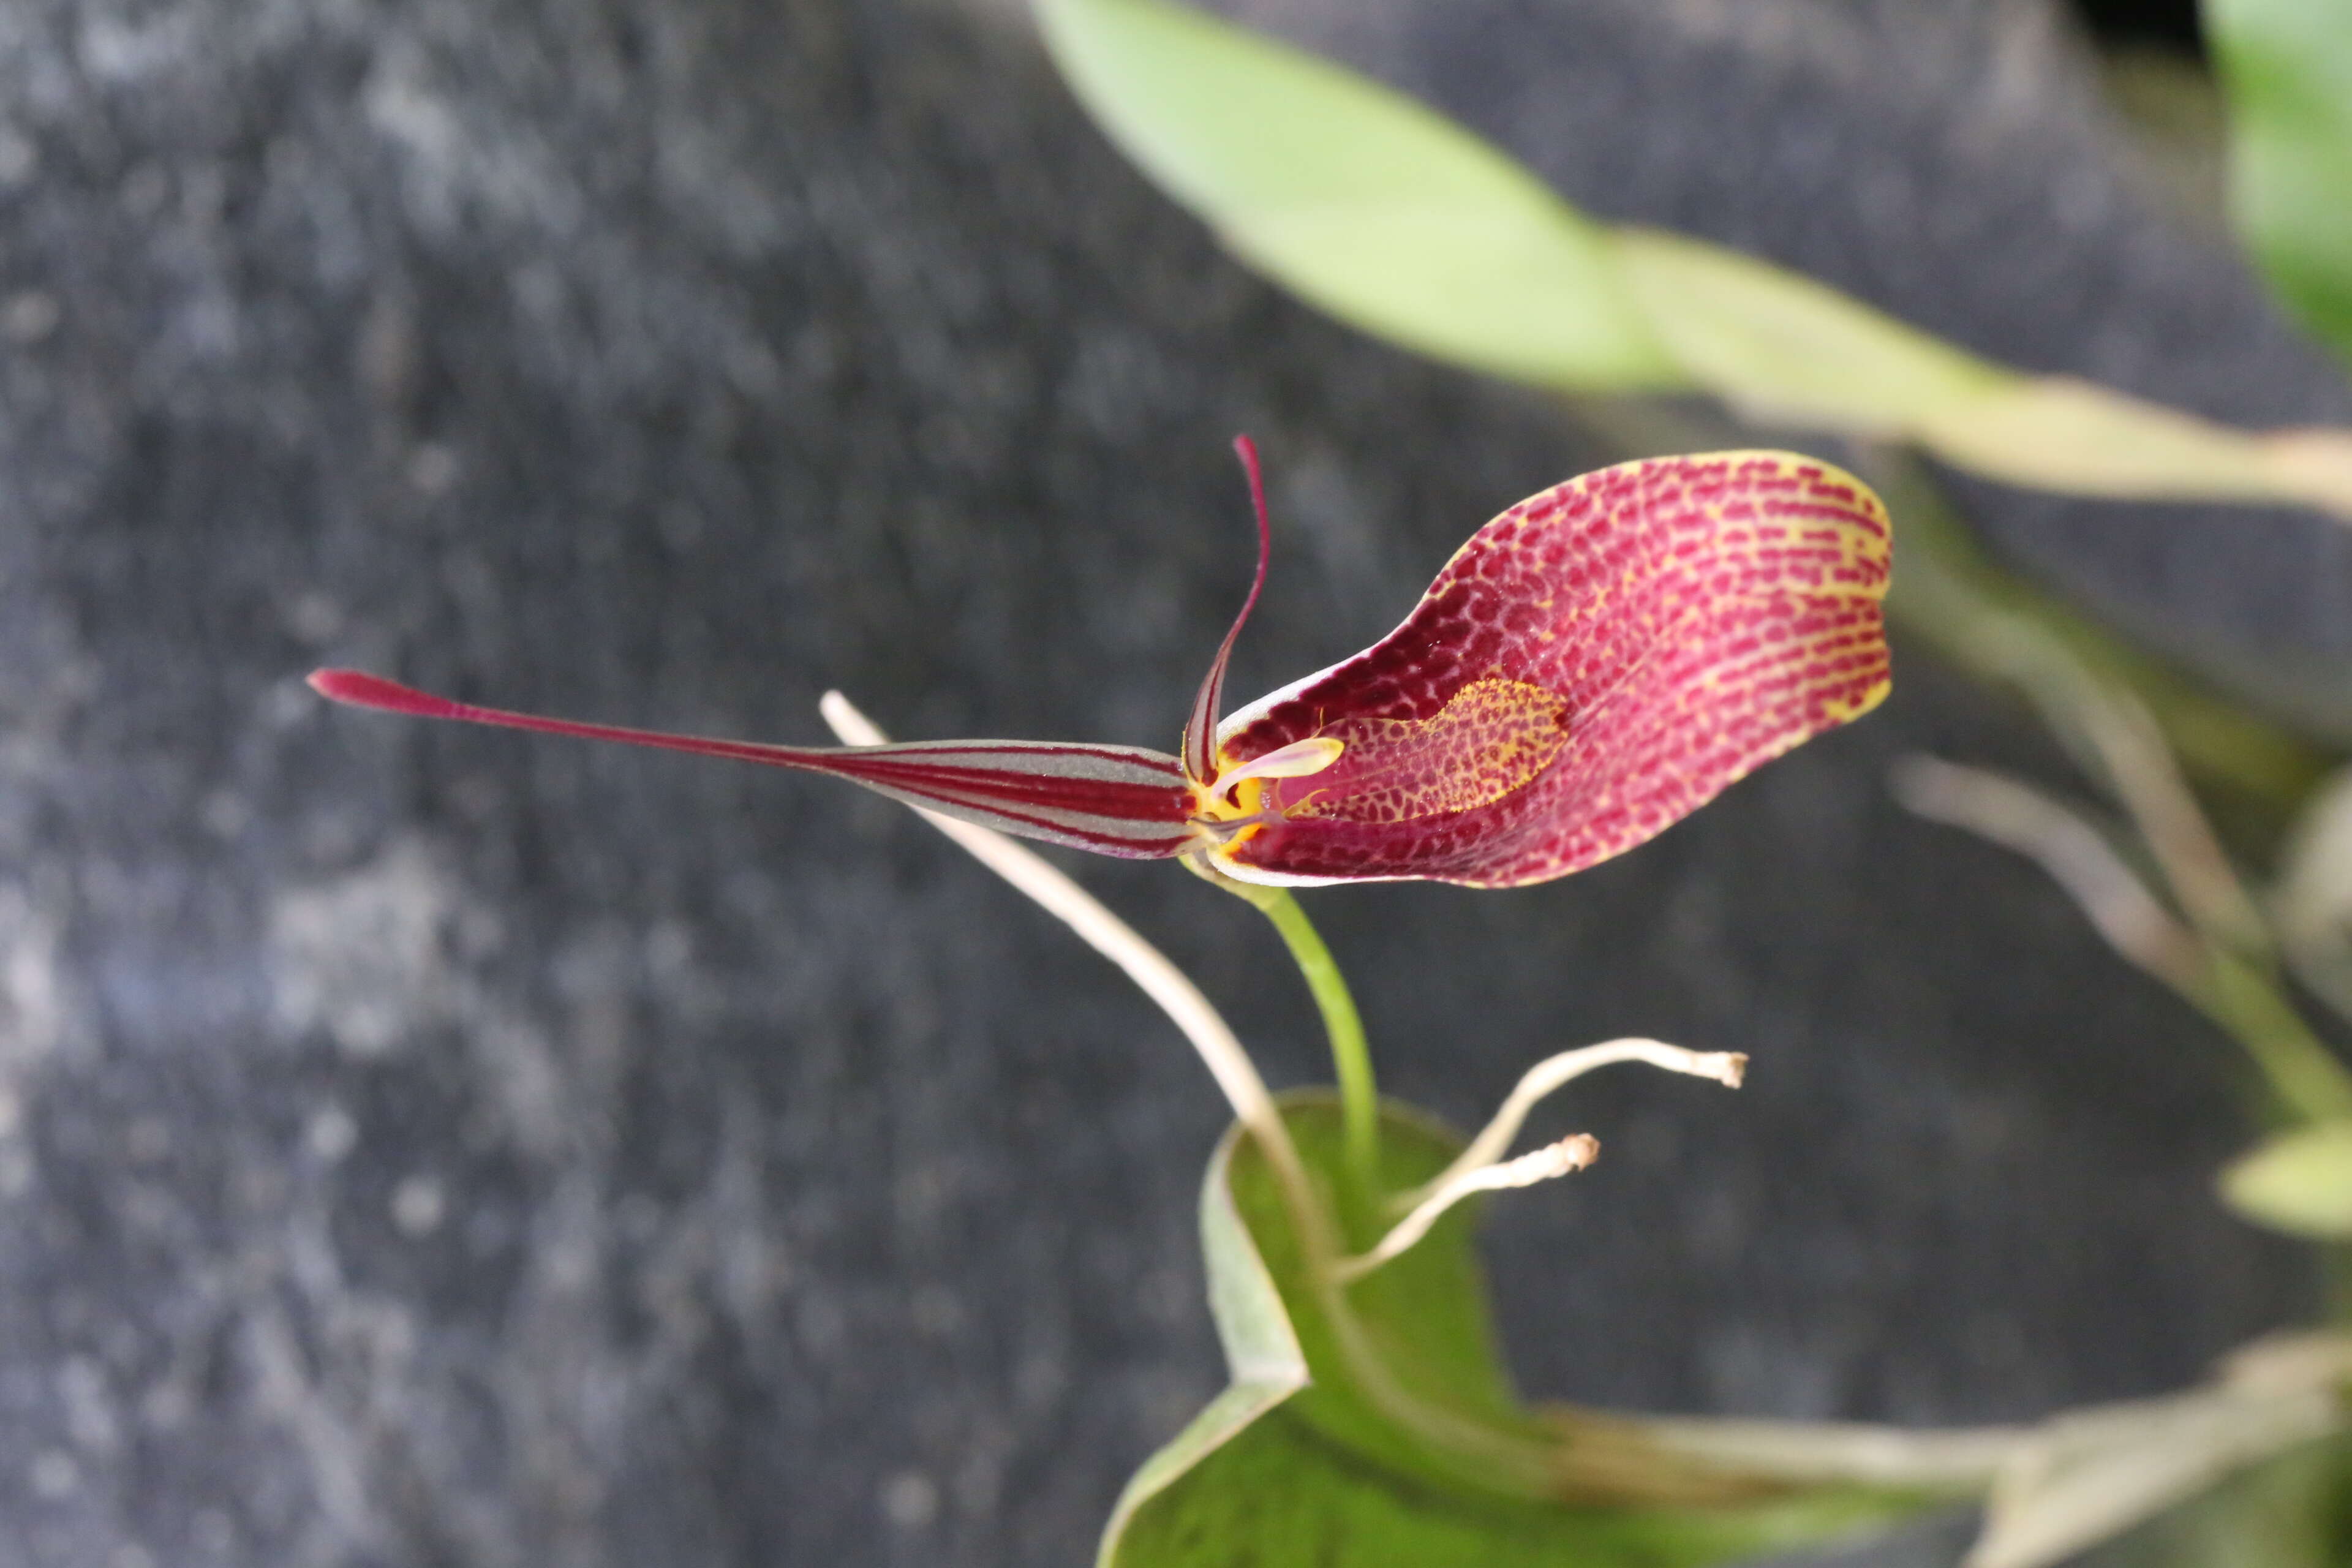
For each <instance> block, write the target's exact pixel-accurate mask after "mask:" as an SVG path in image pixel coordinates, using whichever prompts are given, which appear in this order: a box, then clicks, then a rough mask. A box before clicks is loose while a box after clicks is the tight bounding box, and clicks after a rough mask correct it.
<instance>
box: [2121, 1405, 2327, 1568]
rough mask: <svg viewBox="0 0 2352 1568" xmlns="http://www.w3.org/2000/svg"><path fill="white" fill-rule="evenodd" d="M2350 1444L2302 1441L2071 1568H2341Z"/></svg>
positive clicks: (2141, 1526)
mask: <svg viewBox="0 0 2352 1568" xmlns="http://www.w3.org/2000/svg"><path fill="white" fill-rule="evenodd" d="M2347 1499H2352V1440H2347V1439H2346V1438H2343V1437H2337V1438H2335V1439H2332V1440H2330V1441H2326V1442H2321V1443H2312V1444H2306V1445H2305V1446H2304V1447H2299V1448H2296V1449H2294V1450H2293V1451H2291V1452H2289V1453H2286V1454H2283V1455H2281V1456H2279V1457H2278V1458H2274V1459H2271V1460H2269V1461H2267V1462H2266V1463H2263V1464H2259V1465H2256V1466H2253V1467H2252V1468H2250V1469H2247V1470H2244V1471H2242V1472H2241V1473H2239V1474H2238V1475H2235V1476H2232V1477H2231V1478H2230V1479H2227V1480H2225V1481H2223V1482H2222V1483H2221V1485H2219V1486H2217V1487H2215V1488H2214V1489H2212V1490H2210V1491H2209V1492H2207V1493H2205V1494H2204V1495H2203V1496H2201V1497H2199V1498H2197V1499H2195V1500H2192V1501H2190V1502H2188V1503H2185V1504H2183V1505H2182V1506H2181V1507H2179V1508H2177V1509H2174V1510H2171V1511H2170V1512H2169V1513H2165V1514H2161V1515H2158V1517H2157V1518H2155V1519H2153V1520H2150V1521H2147V1522H2146V1523H2144V1524H2142V1525H2140V1526H2139V1527H2138V1528H2137V1529H2135V1530H2133V1531H2130V1532H2129V1533H2128V1534H2126V1535H2124V1536H2122V1537H2120V1538H2119V1539H2117V1540H2116V1542H2114V1543H2113V1544H2112V1545H2111V1546H2109V1547H2108V1548H2106V1549H2105V1550H2103V1551H2099V1552H2093V1553H2091V1554H2089V1555H2086V1556H2084V1557H2083V1558H2081V1559H2079V1560H2077V1562H2076V1563H2075V1568H2234V1565H2236V1564H2239V1563H2246V1564H2254V1565H2258V1568H2343V1565H2344V1563H2346V1562H2347V1560H2352V1541H2347V1539H2346V1518H2347V1510H2346V1504H2347Z"/></svg>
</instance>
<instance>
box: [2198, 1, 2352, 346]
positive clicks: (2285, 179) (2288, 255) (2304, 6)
mask: <svg viewBox="0 0 2352 1568" xmlns="http://www.w3.org/2000/svg"><path fill="white" fill-rule="evenodd" d="M2205 31H2206V37H2207V38H2208V40H2209V41H2210V44H2211V45H2212V48H2213V55H2214V63H2215V65H2216V67H2217V68H2218V71H2219V75H2220V77H2221V90H2222V94H2223V97H2224V99H2225V100H2226V101H2227V104H2228V110H2229V121H2230V208H2231V218H2232V219H2233V220H2234V221H2235V222H2236V224H2237V227H2238V234H2239V237H2241V238H2242V239H2243V240H2244V241H2245V243H2246V247H2247V248H2248V249H2250V250H2252V252H2253V254H2254V256H2255V258H2256V259H2258V260H2259V261H2260V262H2261V263H2262V265H2263V271H2264V272H2266V273H2267V274H2268V275H2269V277H2270V281H2271V286H2272V288H2273V289H2276V290H2277V291H2278V294H2279V296H2280V298H2282V299H2284V300H2285V301H2286V302H2287V304H2288V305H2289V307H2291V308H2292V309H2293V310H2294V312H2295V313H2296V314H2297V315H2298V316H2300V317H2301V318H2302V319H2303V321H2304V324H2305V326H2307V327H2309V328H2310V329H2311V330H2312V331H2314V332H2315V333H2316V334H2318V336H2319V338H2320V340H2321V341H2322V342H2326V344H2327V345H2328V346H2329V347H2331V348H2333V349H2334V350H2335V351H2336V353H2338V354H2339V355H2342V356H2343V357H2344V358H2346V359H2347V360H2352V10H2347V8H2346V7H2345V5H2344V3H2343V0H2206V5H2205Z"/></svg>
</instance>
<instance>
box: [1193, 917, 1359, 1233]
mask: <svg viewBox="0 0 2352 1568" xmlns="http://www.w3.org/2000/svg"><path fill="white" fill-rule="evenodd" d="M1216 880H1217V883H1218V885H1219V886H1221V887H1223V888H1224V889H1226V890H1227V891H1229V892H1232V893H1234V894H1236V895H1238V896H1239V897H1241V898H1244V899H1246V900H1249V902H1250V903H1252V904H1254V905H1255V906H1256V907H1257V908H1258V909H1260V910H1264V911H1265V918H1266V919H1268V920H1270V921H1273V922H1274V929H1275V930H1276V931H1280V932H1281V933H1282V940H1283V943H1284V945H1285V946H1286V947H1288V948H1289V949H1290V957H1291V961H1292V962H1293V963H1297V965H1298V972H1299V973H1301V974H1303V975H1305V976H1306V977H1307V990H1308V991H1310V992H1312V993H1313V994H1314V996H1315V1005H1316V1006H1317V1007H1318V1008H1319V1009H1321V1010H1322V1014H1323V1030H1324V1033H1326V1034H1328V1036H1330V1037H1331V1067H1332V1070H1333V1071H1334V1072H1335V1073H1336V1074H1337V1075H1338V1077H1339V1110H1340V1119H1341V1126H1342V1128H1343V1133H1342V1137H1343V1140H1344V1141H1343V1142H1342V1145H1341V1147H1342V1149H1343V1151H1344V1153H1345V1161H1344V1164H1345V1169H1346V1172H1347V1176H1348V1184H1349V1192H1348V1193H1347V1194H1346V1196H1347V1199H1348V1201H1347V1202H1346V1203H1345V1204H1343V1205H1342V1207H1343V1208H1344V1209H1346V1210H1347V1212H1348V1215H1349V1218H1351V1219H1352V1218H1355V1217H1357V1216H1358V1215H1367V1216H1369V1215H1371V1214H1372V1213H1373V1212H1374V1209H1373V1205H1374V1204H1375V1203H1376V1202H1377V1200H1378V1199H1379V1197H1380V1195H1381V1091H1380V1087H1379V1085H1378V1084H1377V1083H1375V1082H1374V1080H1373V1078H1372V1052H1371V1047H1370V1045H1369V1044H1367V1043H1366V1041H1365V1039H1364V1020H1363V1017H1362V1016H1361V1015H1360V1014H1359V1013H1358V1012H1357V1011H1356V999H1355V997H1354V996H1352V995H1350V994H1349V991H1348V982H1347V979H1346V977H1345V976H1343V975H1341V974H1340V973H1339V963H1337V962H1336V961H1334V960H1333V958H1332V957H1331V950H1330V949H1329V948H1328V947H1326V946H1324V945H1323V938H1322V937H1321V935H1320V934H1318V932H1317V931H1316V930H1315V927H1314V925H1313V924H1312V922H1310V921H1308V920H1307V911H1306V910H1303V909H1301V908H1300V907H1299V904H1298V900H1297V899H1294V898H1292V897H1291V896H1290V894H1289V893H1288V891H1286V889H1281V888H1262V887H1259V886H1257V885H1255V883H1249V882H1237V881H1234V879H1231V878H1228V877H1219V878H1217V879H1216Z"/></svg>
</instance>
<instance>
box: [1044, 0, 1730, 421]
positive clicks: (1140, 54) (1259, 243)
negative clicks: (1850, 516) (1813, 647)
mask: <svg viewBox="0 0 2352 1568" xmlns="http://www.w3.org/2000/svg"><path fill="white" fill-rule="evenodd" d="M1036 13H1037V19H1038V23H1039V26H1041V27H1042V28H1043V30H1044V32H1045V42H1046V44H1047V47H1049V48H1051V50H1052V51H1053V54H1054V58H1055V61H1056V63H1057V64H1059V66H1060V67H1061V68H1062V72H1063V74H1064V75H1065V76H1066V77H1067V78H1068V79H1069V81H1070V85H1071V86H1072V88H1073V89H1075V90H1076V92H1077V94H1078V96H1079V98H1080V99H1081V100H1083V101H1084V102H1085V104H1086V106H1087V110H1089V111H1091V112H1092V113H1093V115H1094V116H1095V118H1096V120H1097V121H1099V122H1100V123H1101V125H1102V127H1103V129H1104V130H1105V131H1106V132H1108V134H1109V135H1110V138H1111V140H1112V141H1114V142H1117V143H1118V146H1119V148H1120V150H1121V151H1122V152H1124V153H1126V154H1127V155H1128V156H1129V158H1131V159H1133V160H1134V161H1135V163H1137V164H1138V165H1139V167H1141V168H1142V169H1143V170H1144V171H1145V172H1146V173H1147V174H1150V176H1151V177H1152V178H1153V179H1154V180H1156V181H1158V182H1159V183H1160V186H1161V187H1162V188H1163V189H1165V190H1166V191H1167V192H1168V193H1169V194H1170V195H1172V196H1174V197H1175V198H1176V199H1177V200H1178V201H1180V202H1181V203H1183V204H1184V205H1186V206H1188V207H1190V208H1192V210H1193V211H1194V212H1196V213H1198V214H1200V215H1201V216H1202V218H1204V219H1206V220H1207V221H1208V223H1209V224H1210V225H1211V226H1213V227H1214V228H1215V229H1216V230H1217V232H1218V233H1219V235H1220V236H1221V237H1223V239H1224V241H1225V243H1226V244H1227V245H1228V246H1230V247H1232V248H1233V249H1234V252H1235V253H1236V254H1238V255H1239V256H1241V257H1242V258H1244V259H1245V260H1247V261H1248V262H1250V263H1251V264H1252V265H1253V266H1255V267H1256V268H1259V269H1260V270H1261V271H1263V272H1265V274H1266V275H1267V276H1269V277H1271V278H1273V279H1276V281H1277V282H1280V283H1281V284H1283V285H1284V286H1285V287H1286V288H1288V289H1292V290H1294V291H1295V292H1297V294H1298V295H1300V296H1301V297H1302V298H1304V299H1306V300H1309V301H1311V302H1313V303H1314V304H1316V305H1318V306H1320V307H1322V308H1323V309H1324V310H1328V311H1330V312H1331V314H1333V315H1335V316H1337V317H1339V319H1340V320H1342V321H1347V322H1349V323H1350V324H1352V325H1354V326H1357V327H1360V328H1362V329H1363V330H1364V331H1369V332H1372V333H1374V334H1376V335H1378V336H1381V337H1385V338H1389V339H1391V340H1393V341H1394V342H1400V343H1402V344H1403V345H1404V346H1406V347H1407V348H1410V349H1413V350H1416V351H1417V352H1419V353H1426V354H1430V355H1433V356H1434V357H1436V358H1439V359H1444V360H1450V361H1453V362H1454V363H1458V364H1465V365H1469V366H1472V367H1474V368H1475V369H1479V370H1484V371H1489V372H1492V373H1494V374H1497V375H1505V376H1510V377H1512V378H1514V379H1517V380H1521V381H1531V382H1537V383H1540V384H1546V385H1552V386H1560V387H1569V388H1579V389H1597V388H1602V387H1628V386H1644V387H1669V386H1676V385H1683V384H1686V380H1685V377H1684V376H1683V374H1681V373H1680V372H1679V371H1678V370H1677V369H1676V367H1675V363H1674V361H1673V360H1672V359H1671V358H1670V357H1668V355H1667V354H1666V353H1665V350H1664V348H1663V347H1662V346H1661V345H1660V344H1659V343H1658V342H1657V341H1656V339H1655V338H1654V336H1653V334H1652V333H1651V331H1649V328H1648V326H1647V325H1646V323H1645V322H1644V321H1643V317H1642V314H1641V312H1640V311H1639V310H1636V309H1634V308H1633V305H1632V303H1631V302H1630V301H1629V300H1627V299H1626V298H1625V296H1624V292H1623V289H1622V285H1621V284H1620V283H1619V281H1618V279H1617V277H1616V273H1615V269H1614V268H1612V265H1611V263H1610V260H1609V258H1608V255H1607V253H1606V251H1605V250H1604V249H1603V247H1602V246H1601V236H1600V232H1599V230H1597V229H1596V228H1595V227H1594V226H1593V225H1592V224H1591V223H1590V222H1589V221H1587V220H1586V219H1585V218H1584V217H1583V216H1581V215H1580V214H1579V213H1578V212H1577V211H1576V210H1575V209H1574V208H1572V207H1570V205H1568V204H1567V203H1566V202H1563V201H1561V200H1560V199H1559V196H1557V195H1554V194H1553V193H1552V192H1551V190H1550V189H1549V187H1548V186H1546V185H1545V184H1543V183H1542V182H1541V181H1540V180H1538V179H1537V178H1536V177H1535V176H1534V175H1533V174H1529V173H1528V171H1527V170H1526V169H1525V168H1523V167H1521V166H1520V165H1519V164H1518V163H1517V162H1516V161H1514V160H1513V159H1511V158H1509V157H1507V155H1505V154H1504V153H1502V152H1500V151H1499V150H1497V149H1496V147H1494V146H1493V145H1491V144H1490V143H1488V142H1485V141H1483V140H1481V139H1480V138H1478V137H1476V136H1474V135H1472V134H1471V133H1470V132H1467V131H1465V130H1463V129H1462V128H1461V127H1460V126H1457V125H1455V124H1454V122H1453V121H1449V120H1446V119H1445V118H1444V117H1443V116H1441V115H1438V114H1435V113H1433V112H1431V111H1430V110H1427V109H1424V108H1423V107H1422V106H1421V105H1420V104H1418V103H1415V102H1414V101H1412V100H1411V99H1408V98H1405V97H1403V96H1402V95H1401V94H1398V93H1395V92H1391V91H1390V90H1389V89H1386V88H1383V87H1380V86H1377V85H1375V84H1374V83H1372V82H1370V81H1367V80H1365V79H1363V78H1361V77H1359V76H1356V75H1355V74H1353V73H1352V72H1349V71H1345V70H1342V69H1340V68H1338V67H1336V66H1333V65H1330V64H1328V63H1327V62H1325V61H1322V60H1319V59H1317V58H1315V57H1313V56H1312V55H1307V54H1304V53H1301V52H1300V51H1298V50H1297V49H1293V48H1291V47H1287V46H1286V45H1283V44H1279V43H1276V42H1275V41H1273V40H1271V39H1268V38H1265V37H1260V36H1258V35H1256V34H1253V33H1250V32H1247V31H1245V30H1244V29H1242V28H1238V27H1234V26H1229V25H1228V24H1226V23H1223V22H1220V21H1217V20H1215V19H1214V18H1213V17H1209V16H1202V15H1201V14H1200V13H1199V12H1196V11H1193V10H1191V9H1189V8H1187V7H1184V6H1181V5H1168V4H1164V3H1162V0H1038V3H1037V5H1036Z"/></svg>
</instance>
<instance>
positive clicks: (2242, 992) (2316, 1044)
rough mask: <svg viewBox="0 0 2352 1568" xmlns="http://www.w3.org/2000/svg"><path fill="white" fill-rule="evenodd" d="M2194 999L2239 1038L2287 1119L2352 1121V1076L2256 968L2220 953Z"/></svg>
mask: <svg viewBox="0 0 2352 1568" xmlns="http://www.w3.org/2000/svg"><path fill="white" fill-rule="evenodd" d="M2203 980H2204V984H2202V986H2201V987H2200V990H2199V991H2198V992H2197V993H2192V994H2191V998H2190V999H2191V1000H2192V1001H2194V1002H2196V1003H2197V1005H2199V1006H2200V1007H2201V1008H2203V1009H2204V1010H2205V1013H2206V1015H2207V1016H2209V1017H2210V1018H2211V1019H2213V1021H2214V1022H2215V1023H2218V1024H2220V1025H2221V1026H2222V1027H2223V1028H2225V1029H2227V1030H2229V1031H2230V1033H2231V1034H2232V1035H2234V1036H2236V1037H2237V1038H2238V1041H2239V1043H2240V1044H2241V1045H2242V1046H2244V1047H2246V1052H2247V1054H2248V1055H2249V1056H2251V1057H2252V1058H2254V1065H2255V1066H2256V1067H2258V1068H2261V1070H2262V1074H2263V1079H2264V1080H2265V1081H2266V1082H2267V1083H2268V1084H2269V1086H2270V1089H2271V1092H2272V1094H2273V1095H2274V1096H2275V1097H2276V1098H2277V1100H2278V1104H2279V1106H2280V1108H2281V1109H2282V1110H2284V1111H2285V1112H2286V1114H2287V1115H2288V1116H2289V1117H2291V1118H2292V1119H2293V1120H2294V1121H2298V1122H2314V1123H2315V1122H2322V1121H2342V1120H2344V1119H2346V1118H2347V1117H2352V1071H2347V1069H2346V1068H2345V1066H2344V1063H2343V1060H2342V1058H2338V1057H2337V1056H2336V1053H2335V1052H2334V1051H2331V1050H2329V1049H2328V1048H2327V1047H2326V1045H2325V1044H2324V1043H2323V1042H2322V1041H2321V1040H2320V1038H2319V1037H2318V1036H2317V1035H2315V1034H2314V1033H2313V1032H2312V1029H2311V1026H2310V1025H2308V1024H2306V1023H2305V1022H2304V1021H2303V1016H2302V1015H2301V1014H2299V1013H2297V1012H2296V1011H2295V1010H2294V1005H2293V1004H2291V1003H2289V1002H2288V1001H2287V999H2286V997H2285V996H2284V995H2283V994H2281V993H2280V990H2279V986H2278V983H2277V982H2276V981H2275V980H2273V978H2272V977H2270V976H2269V975H2267V974H2265V973H2263V972H2262V971H2261V970H2260V969H2258V968H2256V967H2255V966H2254V965H2253V964H2252V963H2248V962H2246V961H2245V960H2244V959H2242V958H2239V957H2237V956H2235V955H2233V954H2231V953H2227V952H2221V951H2220V950H2218V949H2214V950H2210V951H2209V953H2208V956H2207V959H2206V970H2205V974H2204V976H2203Z"/></svg>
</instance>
